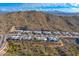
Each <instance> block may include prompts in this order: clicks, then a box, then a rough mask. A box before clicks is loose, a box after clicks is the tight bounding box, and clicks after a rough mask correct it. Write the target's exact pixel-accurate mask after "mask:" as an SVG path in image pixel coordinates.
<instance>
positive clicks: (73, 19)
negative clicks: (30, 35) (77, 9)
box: [0, 11, 79, 32]
mask: <svg viewBox="0 0 79 59" xmlns="http://www.w3.org/2000/svg"><path fill="white" fill-rule="evenodd" d="M12 26H27V28H28V29H33V30H35V29H36V30H41V29H44V30H53V31H56V30H59V31H78V32H79V17H78V16H58V15H53V14H47V13H44V12H37V11H25V12H15V13H7V14H0V32H4V31H5V32H8V31H9V30H10V29H11V27H12Z"/></svg>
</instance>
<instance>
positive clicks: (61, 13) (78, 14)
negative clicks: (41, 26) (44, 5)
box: [46, 10, 79, 16]
mask: <svg viewBox="0 0 79 59" xmlns="http://www.w3.org/2000/svg"><path fill="white" fill-rule="evenodd" d="M46 12H47V13H49V14H55V15H61V16H79V12H75V13H74V12H72V13H70V12H62V11H57V10H55V11H46Z"/></svg>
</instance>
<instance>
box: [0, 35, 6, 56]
mask: <svg viewBox="0 0 79 59" xmlns="http://www.w3.org/2000/svg"><path fill="white" fill-rule="evenodd" d="M6 48H7V47H6V36H5V35H0V55H3V54H5V53H6V52H5V51H4V49H6Z"/></svg>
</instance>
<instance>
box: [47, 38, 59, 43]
mask: <svg viewBox="0 0 79 59" xmlns="http://www.w3.org/2000/svg"><path fill="white" fill-rule="evenodd" d="M58 41H59V38H57V37H47V42H58Z"/></svg>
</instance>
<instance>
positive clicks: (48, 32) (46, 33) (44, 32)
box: [42, 31, 52, 35]
mask: <svg viewBox="0 0 79 59" xmlns="http://www.w3.org/2000/svg"><path fill="white" fill-rule="evenodd" d="M42 34H44V35H51V34H52V32H51V31H43V32H42Z"/></svg>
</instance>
